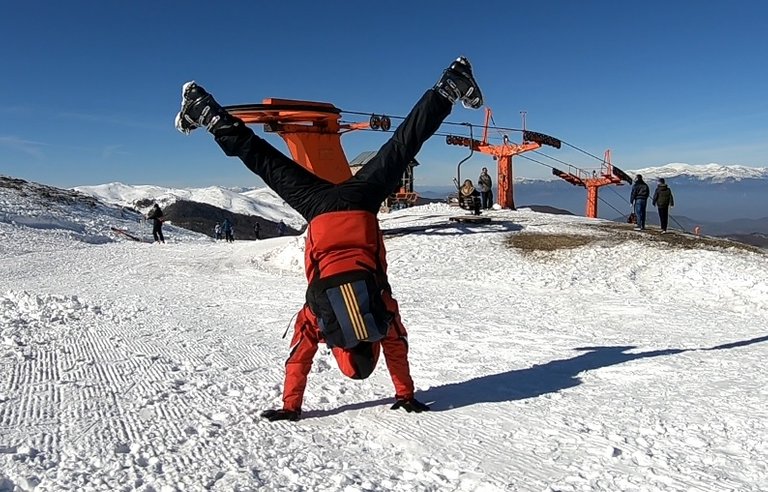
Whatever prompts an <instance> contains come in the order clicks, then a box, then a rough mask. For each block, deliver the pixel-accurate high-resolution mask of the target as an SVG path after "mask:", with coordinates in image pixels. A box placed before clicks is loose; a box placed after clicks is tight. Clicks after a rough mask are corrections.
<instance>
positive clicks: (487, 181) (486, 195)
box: [477, 167, 493, 210]
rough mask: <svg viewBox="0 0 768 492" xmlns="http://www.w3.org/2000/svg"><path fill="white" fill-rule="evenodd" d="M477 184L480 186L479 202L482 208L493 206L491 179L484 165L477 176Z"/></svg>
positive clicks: (486, 208)
mask: <svg viewBox="0 0 768 492" xmlns="http://www.w3.org/2000/svg"><path fill="white" fill-rule="evenodd" d="M477 185H478V186H479V187H480V202H481V206H482V207H483V210H488V209H489V208H491V207H493V181H492V180H491V177H490V176H489V175H488V168H487V167H484V168H483V170H482V171H480V177H479V178H477Z"/></svg>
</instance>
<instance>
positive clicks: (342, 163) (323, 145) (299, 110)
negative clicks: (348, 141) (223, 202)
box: [224, 98, 392, 183]
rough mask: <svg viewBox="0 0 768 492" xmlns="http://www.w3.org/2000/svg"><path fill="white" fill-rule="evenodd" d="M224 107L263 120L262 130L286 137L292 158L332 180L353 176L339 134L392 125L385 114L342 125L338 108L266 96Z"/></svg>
mask: <svg viewBox="0 0 768 492" xmlns="http://www.w3.org/2000/svg"><path fill="white" fill-rule="evenodd" d="M224 109H226V110H227V111H228V112H229V113H230V114H232V115H233V116H236V117H238V118H240V119H241V120H243V122H245V123H246V124H252V123H263V124H264V131H265V132H274V133H277V134H278V135H280V137H282V138H283V140H285V143H286V144H287V145H288V149H289V151H290V152H291V156H292V157H293V160H294V161H296V162H298V163H299V164H301V165H302V166H303V167H305V168H306V169H307V170H309V171H310V172H312V173H314V174H315V175H317V176H319V177H321V178H323V179H325V180H327V181H330V182H332V183H341V182H342V181H345V180H346V179H348V178H349V177H350V176H352V172H351V171H350V169H349V163H348V162H347V157H346V155H345V154H344V149H343V148H342V146H341V135H343V134H345V133H347V132H350V131H353V130H362V129H366V128H370V129H373V130H379V129H380V130H384V131H387V130H389V128H390V127H391V125H392V122H391V120H390V119H389V117H388V116H380V115H375V114H374V115H371V118H370V120H369V121H366V122H360V123H347V124H342V123H341V122H340V119H341V110H340V109H339V108H337V107H336V106H334V105H333V104H330V103H324V102H314V101H298V100H293V99H274V98H268V99H264V100H263V101H262V103H261V104H241V105H235V106H226V107H224Z"/></svg>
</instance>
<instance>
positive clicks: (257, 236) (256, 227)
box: [253, 222, 261, 239]
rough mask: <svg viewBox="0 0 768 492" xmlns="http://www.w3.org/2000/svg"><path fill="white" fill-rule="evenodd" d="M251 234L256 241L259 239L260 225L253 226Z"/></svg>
mask: <svg viewBox="0 0 768 492" xmlns="http://www.w3.org/2000/svg"><path fill="white" fill-rule="evenodd" d="M253 234H254V235H255V236H256V239H261V224H259V223H258V222H256V225H255V226H253Z"/></svg>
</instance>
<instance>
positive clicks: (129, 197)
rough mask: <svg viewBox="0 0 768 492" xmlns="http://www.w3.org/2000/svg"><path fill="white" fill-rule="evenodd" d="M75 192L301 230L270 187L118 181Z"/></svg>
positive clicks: (145, 206) (295, 215) (294, 215)
mask: <svg viewBox="0 0 768 492" xmlns="http://www.w3.org/2000/svg"><path fill="white" fill-rule="evenodd" d="M73 189H74V190H76V191H79V192H81V193H84V194H86V195H90V196H93V197H96V198H98V199H100V200H102V201H104V202H106V203H113V204H116V205H120V206H127V207H134V208H138V209H139V210H141V211H145V210H148V209H149V207H150V206H151V204H152V202H157V203H159V204H160V206H161V207H163V208H165V207H167V206H169V205H171V204H172V203H174V202H176V201H179V200H186V201H192V202H198V203H205V204H208V205H212V206H214V207H218V208H221V209H224V210H227V211H230V212H233V213H238V214H243V215H253V216H259V217H263V218H265V219H268V220H270V221H272V222H280V221H281V220H283V221H284V222H285V223H286V224H288V225H289V226H291V227H293V228H294V229H301V228H302V227H303V225H304V224H305V222H304V219H303V218H302V217H301V216H300V215H299V214H298V213H297V212H296V211H294V210H293V209H291V208H290V207H288V206H286V204H285V202H283V200H282V199H281V198H280V197H278V196H277V195H276V194H275V193H274V192H273V191H272V190H271V189H269V188H267V187H264V188H258V189H248V191H245V192H242V193H239V192H237V191H232V190H231V189H228V188H223V187H220V186H208V187H206V188H167V187H163V186H155V185H127V184H123V183H119V182H115V183H107V184H101V185H94V186H77V187H75V188H73Z"/></svg>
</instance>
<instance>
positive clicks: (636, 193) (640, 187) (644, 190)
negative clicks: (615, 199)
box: [629, 180, 651, 203]
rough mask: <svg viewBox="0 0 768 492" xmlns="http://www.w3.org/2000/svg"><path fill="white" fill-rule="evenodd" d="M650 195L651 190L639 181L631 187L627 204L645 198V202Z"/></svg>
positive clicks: (643, 182)
mask: <svg viewBox="0 0 768 492" xmlns="http://www.w3.org/2000/svg"><path fill="white" fill-rule="evenodd" d="M650 194H651V189H650V188H648V185H647V184H645V181H642V180H639V181H637V182H635V184H634V185H632V193H631V194H630V195H629V202H630V203H635V200H637V199H642V198H645V199H646V200H647V199H648V197H649V196H650Z"/></svg>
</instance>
